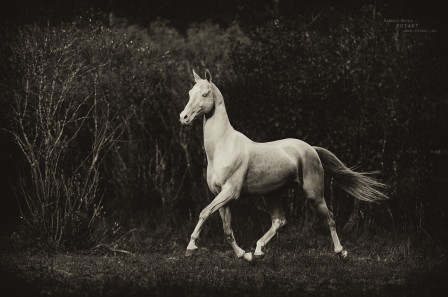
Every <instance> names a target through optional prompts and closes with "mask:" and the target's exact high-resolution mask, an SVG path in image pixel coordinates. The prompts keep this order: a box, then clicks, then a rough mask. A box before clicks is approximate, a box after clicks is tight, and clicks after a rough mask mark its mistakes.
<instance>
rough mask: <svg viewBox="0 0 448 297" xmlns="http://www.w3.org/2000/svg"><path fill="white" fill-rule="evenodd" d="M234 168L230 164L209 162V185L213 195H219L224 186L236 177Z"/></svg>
mask: <svg viewBox="0 0 448 297" xmlns="http://www.w3.org/2000/svg"><path fill="white" fill-rule="evenodd" d="M234 171H235V170H234V167H233V166H231V164H229V163H228V162H223V161H221V162H213V161H209V163H208V165H207V184H208V187H209V189H210V191H212V192H213V193H215V194H216V193H219V192H220V191H221V188H222V186H223V185H224V184H225V183H226V182H227V181H228V180H229V179H231V178H232V176H233V175H234Z"/></svg>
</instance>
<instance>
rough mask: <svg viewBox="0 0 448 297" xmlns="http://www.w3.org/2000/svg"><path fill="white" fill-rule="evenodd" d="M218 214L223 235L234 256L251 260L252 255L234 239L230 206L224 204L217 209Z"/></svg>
mask: <svg viewBox="0 0 448 297" xmlns="http://www.w3.org/2000/svg"><path fill="white" fill-rule="evenodd" d="M219 214H220V215H221V219H222V226H223V228H224V236H225V238H226V241H227V242H228V243H229V244H230V245H231V246H232V248H233V250H234V252H235V254H236V256H237V257H238V258H241V257H243V256H244V259H246V260H249V261H250V260H252V255H251V254H250V253H245V252H244V250H243V249H242V248H240V247H239V246H238V244H237V243H236V241H235V237H234V236H233V230H232V214H231V213H230V207H229V206H228V205H225V206H223V207H221V208H220V209H219Z"/></svg>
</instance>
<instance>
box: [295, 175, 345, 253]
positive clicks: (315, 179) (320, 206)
mask: <svg viewBox="0 0 448 297" xmlns="http://www.w3.org/2000/svg"><path fill="white" fill-rule="evenodd" d="M323 181H324V180H323V172H322V174H320V172H315V173H314V174H310V175H309V176H306V177H304V179H303V190H304V193H305V196H306V198H307V200H308V201H309V202H311V205H312V206H313V208H314V209H315V210H316V211H317V214H318V216H319V219H320V220H321V221H322V222H324V223H325V224H326V225H327V226H328V228H329V229H330V235H331V239H332V240H333V246H334V252H335V253H336V254H338V255H339V256H341V257H342V258H346V257H347V255H348V253H347V251H346V250H344V248H343V247H342V245H341V242H340V241H339V237H338V234H337V233H336V223H335V221H334V219H333V213H332V212H331V211H330V210H329V209H328V207H327V203H326V202H325V199H324V182H323Z"/></svg>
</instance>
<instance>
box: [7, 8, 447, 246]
mask: <svg viewBox="0 0 448 297" xmlns="http://www.w3.org/2000/svg"><path fill="white" fill-rule="evenodd" d="M91 2H92V1H76V3H73V1H65V0H64V1H21V0H18V1H10V2H6V3H2V4H1V5H2V8H1V21H0V24H1V25H2V32H1V36H2V49H1V56H0V58H1V63H0V64H1V66H0V71H1V102H0V106H1V113H2V115H1V122H0V125H1V127H2V128H4V129H3V130H2V131H1V132H0V133H1V134H0V137H1V141H0V143H1V148H0V150H1V151H0V164H2V165H1V167H0V174H1V177H2V178H1V180H0V188H1V189H2V191H1V197H2V206H1V208H0V218H1V221H0V226H1V229H2V233H3V234H4V235H5V237H6V238H11V236H12V234H16V235H17V234H21V232H25V234H29V233H26V232H29V230H32V233H31V234H35V235H36V234H39V235H37V236H36V238H35V239H36V240H37V241H39V242H46V240H47V239H45V236H48V234H47V235H45V234H44V233H43V231H42V230H38V229H39V227H36V226H44V225H45V224H47V223H46V222H45V221H46V220H47V218H45V215H44V214H41V216H43V217H39V216H40V215H39V214H38V215H37V216H38V217H35V218H34V219H35V220H37V221H39V220H41V221H40V223H41V225H39V224H34V226H27V224H25V223H24V222H23V220H21V219H20V218H19V217H20V216H21V214H20V211H19V206H18V205H19V203H21V205H22V211H23V214H22V215H25V216H30V217H32V216H33V215H31V214H29V209H28V210H27V208H26V206H24V205H25V204H24V200H23V199H24V198H23V194H21V193H22V192H21V189H25V192H27V193H29V194H30V199H31V200H32V199H33V193H35V192H36V191H37V190H36V188H33V187H34V186H33V183H32V181H33V176H32V175H30V168H31V167H30V164H29V162H27V160H26V159H25V158H24V155H23V154H22V152H21V150H20V148H19V147H18V146H17V144H16V143H15V141H14V139H13V137H12V136H11V133H9V132H8V131H17V130H15V129H17V126H16V124H15V120H14V117H15V115H14V112H13V109H12V108H11V106H14V105H15V103H16V101H17V100H19V99H18V98H23V96H24V95H23V94H25V93H24V92H25V87H24V84H23V80H22V78H23V77H25V76H24V73H28V72H26V71H27V70H26V69H28V68H27V67H29V65H30V63H29V62H30V61H31V60H32V59H34V60H33V61H37V62H36V63H39V61H40V62H42V61H45V63H46V64H45V65H46V66H45V67H47V68H46V69H47V70H45V71H48V73H54V70H53V69H56V68H55V67H56V66H55V65H57V63H56V62H55V61H53V62H51V61H52V60H51V59H52V56H50V57H48V59H47V58H45V59H43V58H42V57H43V56H45V51H46V48H47V46H48V45H47V44H46V43H45V42H44V41H43V40H45V38H44V36H52V37H51V38H53V39H51V40H52V42H53V44H54V45H55V46H59V45H60V46H61V48H63V45H64V42H65V39H64V38H66V36H68V35H70V34H72V33H73V36H75V37H76V38H75V40H76V42H75V43H74V44H73V45H72V46H73V50H74V51H75V52H77V53H78V55H79V56H76V57H75V58H74V59H78V60H76V61H84V62H85V63H86V64H87V65H90V66H92V67H94V68H95V67H99V66H98V65H101V64H102V63H103V62H104V63H106V64H108V65H111V67H109V68H107V69H106V68H101V69H103V70H101V71H99V70H98V85H95V86H96V87H97V90H98V94H99V96H101V98H103V99H104V101H105V102H108V103H109V106H110V108H111V109H112V110H113V111H114V112H115V113H116V114H118V115H119V117H118V118H120V115H121V116H122V118H125V117H126V116H127V115H130V117H129V118H128V120H127V122H126V124H125V125H124V126H125V128H124V129H123V130H122V131H121V132H120V134H119V135H118V136H117V141H116V142H115V143H113V144H111V148H110V149H109V150H108V151H107V154H106V153H105V152H102V153H101V154H102V155H101V156H102V157H103V159H102V160H103V161H102V163H101V165H100V166H99V167H98V168H97V170H98V172H99V176H100V177H101V178H100V179H99V185H98V191H97V192H95V193H94V195H93V196H92V197H91V199H92V201H96V202H95V203H98V201H99V198H100V197H103V198H102V200H101V204H102V205H103V206H104V208H103V212H102V214H101V215H100V218H98V220H99V221H100V222H99V223H98V224H99V225H95V226H93V225H92V226H91V225H89V227H88V228H87V229H89V230H86V228H85V227H79V226H84V225H85V222H83V220H88V219H89V216H91V212H92V209H91V208H92V207H93V204H89V205H87V206H86V208H85V209H83V210H81V211H80V213H81V214H85V216H86V218H85V217H82V216H81V218H79V217H76V219H74V218H71V219H70V220H71V221H70V222H71V224H73V226H75V227H73V228H72V229H70V230H71V231H70V232H68V234H66V235H64V236H66V237H65V238H64V240H62V242H61V243H60V244H59V243H58V244H57V245H58V246H59V245H60V246H64V247H65V248H72V247H74V246H75V247H76V248H80V247H85V246H89V245H91V244H92V241H93V242H98V241H102V240H107V239H108V238H111V237H114V236H117V234H118V235H120V234H123V233H125V232H126V231H127V230H130V229H131V228H139V230H141V233H142V235H141V236H142V237H152V236H159V235H160V233H164V232H165V233H166V231H167V230H169V231H170V232H176V231H173V229H174V230H176V226H178V225H179V224H183V223H185V222H189V224H192V222H194V221H195V220H196V217H197V215H198V213H199V211H200V210H201V208H203V207H204V206H205V205H206V203H207V201H209V199H210V198H211V196H210V194H209V193H208V191H207V189H206V183H205V178H204V170H205V160H204V152H203V149H202V134H201V131H202V130H201V125H200V123H199V121H198V122H197V123H196V125H195V126H194V127H192V128H189V129H187V130H185V129H184V128H181V127H180V126H179V123H178V114H179V112H180V111H181V110H182V108H183V106H184V105H185V104H186V102H187V92H188V90H189V88H190V87H191V85H192V84H191V68H195V69H196V71H197V72H198V73H203V71H204V70H205V67H207V68H209V69H210V70H211V72H212V74H213V75H214V81H215V83H216V84H217V86H218V87H219V88H220V89H221V91H222V92H223V94H224V98H225V100H226V103H227V110H228V112H229V117H230V120H231V122H232V124H233V125H234V127H235V128H236V129H237V130H240V131H242V132H243V133H245V134H246V135H247V136H249V137H250V138H252V139H254V140H255V141H270V140H275V139H280V138H285V137H295V138H301V139H303V140H305V141H307V142H309V143H311V144H313V145H320V146H323V147H326V148H328V149H329V150H331V151H334V152H335V153H336V154H337V155H338V156H339V157H340V159H341V160H343V161H344V162H345V163H346V164H348V165H349V166H359V170H362V171H379V175H378V178H379V179H380V180H381V181H383V182H384V183H386V184H387V186H388V187H387V190H386V191H387V194H388V195H389V196H390V198H391V199H390V200H389V201H388V202H385V203H382V204H381V205H367V204H361V203H358V202H355V201H353V199H352V198H350V197H348V196H346V195H345V194H344V193H342V192H341V191H339V190H338V189H337V188H336V187H334V188H333V187H330V186H329V189H328V191H327V200H329V203H330V204H332V205H333V208H334V212H335V215H336V219H337V221H338V224H339V226H340V228H341V230H342V229H344V230H346V232H359V233H363V232H378V231H379V230H380V231H386V232H395V233H403V232H404V233H410V234H411V233H412V234H414V233H415V234H426V235H424V236H428V237H429V238H431V240H435V241H436V242H438V243H444V242H445V241H446V238H447V235H448V233H447V232H446V228H445V227H446V225H447V222H448V221H447V217H446V214H447V211H446V207H447V202H446V191H445V189H444V188H445V185H446V183H447V182H448V174H447V173H446V165H448V163H447V161H448V160H447V159H448V147H447V141H446V131H447V129H448V119H447V116H446V115H447V114H448V113H447V111H448V109H447V108H448V105H447V104H448V101H447V98H448V97H447V88H446V86H447V79H448V73H447V70H448V69H447V67H448V63H447V54H446V53H447V52H448V51H447V50H448V47H447V40H448V38H447V37H448V34H447V28H448V27H447V21H446V20H447V18H446V10H445V9H444V7H443V6H442V4H438V3H439V2H438V1H405V0H402V1H392V2H389V1H334V2H332V1H292V0H291V1H283V0H280V1H253V2H251V1H233V0H232V1H205V0H192V1H176V0H163V1H162V0H160V1H143V0H139V1H119V0H116V1H114V0H109V1H95V3H94V4H92V3H91ZM384 19H412V20H413V21H414V22H415V23H418V24H419V25H420V27H421V28H425V29H435V30H436V32H435V33H405V32H402V30H400V29H396V28H395V24H392V23H387V22H384V21H383V20H384ZM52 30H53V31H52ZM64 30H65V31H64ZM48 32H53V33H51V34H54V35H51V34H50V33H48ZM55 32H56V33H55ZM67 32H68V33H67ZM47 33H48V34H50V35H45V34H47ZM69 33H70V34H69ZM124 34H126V35H124ZM70 36H71V35H70ZM148 36H149V37H148ZM67 38H68V37H67ZM95 39H96V40H97V42H95V41H93V42H92V40H95ZM110 40H114V41H115V43H114V45H113V46H112V45H110V43H108V42H110ZM131 41H132V42H131ZM143 47H147V48H148V49H149V51H150V54H140V52H139V54H135V52H136V51H137V50H138V49H140V48H143ZM19 53H20V54H19ZM58 54H59V52H57V54H55V55H56V56H57V55H58ZM48 61H50V62H48ZM142 61H143V62H144V65H143V66H139V65H141V64H140V62H142ZM47 62H48V63H47ZM52 63H53V64H52ZM61 69H62V72H64V68H61ZM95 69H96V68H95ZM98 69H99V68H98ZM45 77H51V74H49V76H45ZM58 79H62V78H57V79H56V80H55V81H58ZM49 84H51V81H50V82H49ZM77 86H78V87H77V88H78V89H76V88H74V89H73V90H71V92H70V93H69V94H68V95H67V100H79V98H78V97H82V95H83V94H84V95H87V96H88V94H89V92H90V90H92V88H93V86H92V85H90V84H89V82H84V81H82V82H81V81H80V84H79V85H77ZM30 94H31V96H38V91H36V92H35V93H33V92H32V91H31V93H30ZM77 98H78V99H77ZM144 98H149V99H144ZM143 101H144V103H143ZM36 110H37V109H36ZM103 116H104V115H103ZM28 120H29V121H30V122H29V127H27V128H26V129H28V131H31V130H32V127H33V125H34V123H33V116H30V117H29V118H28ZM115 120H116V119H115ZM111 123H112V124H111V125H115V123H114V121H113V120H112V121H111ZM89 125H90V126H89ZM91 125H92V124H91V123H90V124H86V127H85V129H84V128H83V130H82V135H81V138H80V140H79V142H76V143H75V144H74V146H73V147H71V151H70V153H67V155H66V159H65V161H66V163H64V164H63V165H60V166H62V167H63V169H64V170H65V171H64V172H65V174H68V175H69V173H67V172H70V168H73V164H77V162H79V160H80V159H79V158H81V157H79V156H78V155H77V154H79V155H80V156H85V155H86V154H88V152H89V149H90V147H91V143H92V138H91V137H90V135H91V133H92V127H93V126H91ZM29 129H31V130H29ZM71 132H73V131H71ZM68 133H70V132H68ZM42 143H45V141H44V139H42ZM42 147H43V149H45V146H42ZM42 166H44V165H42ZM58 170H59V169H58ZM19 181H23V183H21V184H20V183H19ZM328 181H329V180H328ZM284 196H285V197H288V198H289V200H288V199H285V200H284V201H285V202H284V204H285V205H284V206H285V209H286V211H287V214H288V216H287V217H290V218H292V220H291V221H292V222H293V223H294V222H296V223H297V224H298V225H299V226H302V227H303V228H305V227H306V226H307V225H308V224H309V221H310V220H312V219H311V218H310V216H311V215H310V214H309V213H308V212H307V209H308V207H307V205H306V202H305V201H304V200H303V198H301V197H300V194H299V193H298V192H297V191H285V193H284ZM48 199H56V198H54V197H53V198H51V197H49V198H48ZM63 199H68V198H63ZM252 199H253V198H249V199H248V200H247V201H246V202H245V201H238V203H240V205H239V207H238V208H237V210H236V213H237V215H236V216H240V217H241V216H242V217H244V218H243V219H240V220H241V221H240V222H243V221H244V222H246V224H244V225H245V226H246V227H241V228H242V229H241V230H240V231H238V232H241V234H246V232H251V230H253V229H256V230H258V231H257V232H258V233H260V234H261V232H262V230H263V229H266V226H267V225H266V224H267V223H266V222H264V221H263V220H264V219H260V217H259V215H257V214H256V211H255V210H254V209H253V207H251V205H252V203H253V202H254V200H252ZM241 200H242V199H241ZM288 201H293V202H288ZM92 203H93V202H92ZM78 215H79V214H77V215H76V216H78ZM260 216H261V215H260ZM237 220H238V219H237ZM237 222H238V221H237ZM247 222H249V224H247ZM235 225H238V223H235ZM33 228H34V229H33ZM36 228H37V229H36ZM114 228H115V229H114ZM151 228H152V229H154V228H155V229H156V230H159V231H149V230H151ZM211 228H221V227H220V223H219V221H218V220H215V221H212V223H211ZM244 228H246V229H244ZM27 230H28V231H27ZM98 230H100V232H99V233H100V235H98ZM112 230H113V231H112ZM41 231H42V232H41ZM157 232H159V233H157ZM85 234H89V235H88V236H87V237H85V236H84V235H85ZM92 234H93V235H92ZM16 235H15V236H16ZM32 237H33V236H31V238H32ZM79 237H83V238H91V241H89V240H87V241H88V242H87V243H85V242H83V243H82V244H81V245H80V246H76V244H74V242H79V241H75V240H73V238H79ZM14 238H15V237H14ZM46 244H48V242H47V243H46ZM50 245H51V244H50Z"/></svg>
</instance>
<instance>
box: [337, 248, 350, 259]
mask: <svg viewBox="0 0 448 297" xmlns="http://www.w3.org/2000/svg"><path fill="white" fill-rule="evenodd" d="M337 255H338V257H339V258H341V259H342V260H348V252H347V251H346V250H342V251H340V252H339V253H337Z"/></svg>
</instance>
